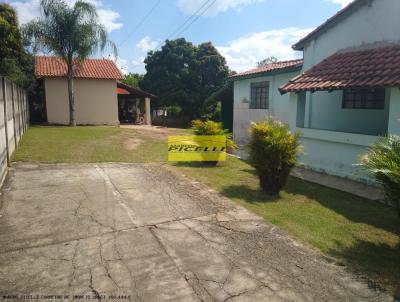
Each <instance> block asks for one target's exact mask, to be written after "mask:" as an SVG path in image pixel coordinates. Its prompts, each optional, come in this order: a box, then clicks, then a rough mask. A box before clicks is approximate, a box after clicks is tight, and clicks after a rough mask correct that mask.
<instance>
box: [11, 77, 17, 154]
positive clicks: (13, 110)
mask: <svg viewBox="0 0 400 302" xmlns="http://www.w3.org/2000/svg"><path fill="white" fill-rule="evenodd" d="M10 85H11V105H12V119H13V125H14V127H13V128H14V143H15V150H17V146H18V142H17V127H16V126H15V87H14V84H13V83H12V82H10Z"/></svg>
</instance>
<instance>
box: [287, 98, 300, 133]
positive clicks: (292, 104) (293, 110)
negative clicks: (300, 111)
mask: <svg viewBox="0 0 400 302" xmlns="http://www.w3.org/2000/svg"><path fill="white" fill-rule="evenodd" d="M297 97H298V96H297V94H296V93H294V92H290V97H289V128H290V131H292V132H295V131H296V123H297Z"/></svg>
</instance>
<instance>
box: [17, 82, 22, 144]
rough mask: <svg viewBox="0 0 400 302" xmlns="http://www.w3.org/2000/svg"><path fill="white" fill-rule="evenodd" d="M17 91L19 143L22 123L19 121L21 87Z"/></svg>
mask: <svg viewBox="0 0 400 302" xmlns="http://www.w3.org/2000/svg"><path fill="white" fill-rule="evenodd" d="M17 89H18V102H17V103H18V137H19V139H18V141H21V138H22V125H21V124H22V121H21V107H22V104H21V103H22V102H21V96H22V90H21V87H19V86H18V87H17Z"/></svg>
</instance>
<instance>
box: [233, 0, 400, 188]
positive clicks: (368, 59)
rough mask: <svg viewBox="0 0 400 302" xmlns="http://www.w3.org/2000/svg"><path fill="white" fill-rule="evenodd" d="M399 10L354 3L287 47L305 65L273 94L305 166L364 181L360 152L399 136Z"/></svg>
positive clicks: (380, 0) (395, 3) (394, 5)
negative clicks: (277, 94) (298, 54)
mask: <svg viewBox="0 0 400 302" xmlns="http://www.w3.org/2000/svg"><path fill="white" fill-rule="evenodd" d="M399 12H400V1H399V0H355V1H353V2H352V3H351V4H350V5H348V6H347V7H346V8H344V9H343V10H341V11H340V12H338V13H337V14H336V15H335V16H333V17H332V18H330V19H328V20H327V21H326V22H325V23H324V24H322V25H321V26H319V27H318V28H316V29H315V30H314V31H313V32H312V33H310V34H309V35H308V36H307V37H305V38H303V39H302V40H300V41H299V42H298V43H296V44H295V45H294V46H293V48H294V49H295V50H298V51H302V52H303V57H304V62H303V67H302V70H301V73H300V74H298V75H297V76H295V77H293V78H292V79H291V80H290V81H288V82H287V83H286V84H284V85H282V86H281V87H280V89H279V91H280V92H281V93H282V95H283V96H286V98H289V101H285V104H288V106H286V107H285V110H286V113H287V115H289V118H288V120H286V119H282V120H283V121H284V122H287V123H288V124H289V125H290V128H291V130H292V131H299V132H300V133H301V144H302V145H303V147H304V154H303V155H302V156H301V158H300V162H301V163H302V164H303V165H304V166H306V167H308V168H311V169H314V170H317V171H324V172H326V173H329V174H332V175H337V176H342V177H348V178H351V179H354V180H361V181H369V178H368V176H367V175H366V174H365V172H364V171H363V170H362V169H360V168H359V167H358V166H357V165H356V164H357V163H358V162H359V157H360V156H361V155H362V154H364V153H365V152H366V150H367V148H368V146H370V145H371V144H373V143H374V142H375V141H376V140H377V139H378V138H379V137H380V136H384V135H387V134H400V89H399V87H400V30H399V29H400V18H399V16H398V13H399ZM235 87H236V83H235ZM235 93H236V90H235ZM239 98H240V96H239ZM235 101H236V96H235ZM273 102H274V104H275V103H276V101H275V100H274V101H273ZM234 124H240V120H239V121H234Z"/></svg>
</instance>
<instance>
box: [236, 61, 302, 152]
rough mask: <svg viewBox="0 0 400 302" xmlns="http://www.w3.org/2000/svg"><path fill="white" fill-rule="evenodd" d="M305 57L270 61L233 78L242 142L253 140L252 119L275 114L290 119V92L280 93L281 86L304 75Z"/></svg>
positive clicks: (239, 137) (237, 124)
mask: <svg viewBox="0 0 400 302" xmlns="http://www.w3.org/2000/svg"><path fill="white" fill-rule="evenodd" d="M302 65H303V60H292V61H283V62H276V63H272V64H268V65H265V66H262V67H259V68H255V69H252V70H249V71H246V72H242V73H239V74H236V75H234V76H232V77H231V80H233V81H234V85H233V89H234V94H233V95H234V102H233V133H234V139H235V141H236V142H237V143H239V144H241V145H242V144H246V143H247V142H248V139H249V133H248V130H249V127H250V124H251V122H256V121H261V120H264V119H265V117H266V116H273V117H275V118H277V119H279V120H281V121H284V122H285V123H288V122H289V117H290V116H289V110H288V108H289V99H290V97H289V95H282V94H280V93H279V90H278V89H279V87H281V86H282V85H284V84H285V83H287V82H288V81H289V80H290V79H291V78H293V77H294V76H296V75H298V74H300V71H301V68H302Z"/></svg>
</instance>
